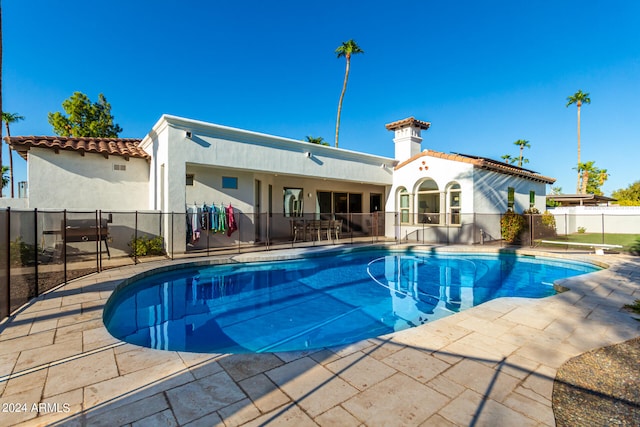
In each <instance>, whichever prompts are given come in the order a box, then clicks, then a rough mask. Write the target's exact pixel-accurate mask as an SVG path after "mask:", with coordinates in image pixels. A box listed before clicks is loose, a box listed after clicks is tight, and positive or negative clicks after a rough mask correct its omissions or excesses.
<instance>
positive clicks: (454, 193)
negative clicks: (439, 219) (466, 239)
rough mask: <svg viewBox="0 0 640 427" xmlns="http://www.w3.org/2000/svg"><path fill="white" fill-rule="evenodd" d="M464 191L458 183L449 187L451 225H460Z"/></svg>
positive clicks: (448, 198)
mask: <svg viewBox="0 0 640 427" xmlns="http://www.w3.org/2000/svg"><path fill="white" fill-rule="evenodd" d="M461 193H462V190H461V188H460V184H458V183H457V182H455V183H453V184H451V185H449V186H448V189H447V200H448V203H449V224H458V225H459V224H460V216H461V215H460V209H461V208H462V199H461V197H460V196H461Z"/></svg>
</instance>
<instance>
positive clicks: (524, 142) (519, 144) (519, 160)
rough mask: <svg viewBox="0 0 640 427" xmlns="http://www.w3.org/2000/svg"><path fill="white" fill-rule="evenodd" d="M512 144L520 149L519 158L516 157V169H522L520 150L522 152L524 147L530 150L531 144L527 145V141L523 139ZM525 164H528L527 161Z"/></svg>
mask: <svg viewBox="0 0 640 427" xmlns="http://www.w3.org/2000/svg"><path fill="white" fill-rule="evenodd" d="M514 144H515V145H517V146H519V147H520V157H518V167H519V168H521V167H522V150H524V148H525V147H527V148H531V144H529V141H527V140H525V139H519V140H517V141H516V142H514ZM525 160H527V159H525ZM526 163H528V161H527V162H526Z"/></svg>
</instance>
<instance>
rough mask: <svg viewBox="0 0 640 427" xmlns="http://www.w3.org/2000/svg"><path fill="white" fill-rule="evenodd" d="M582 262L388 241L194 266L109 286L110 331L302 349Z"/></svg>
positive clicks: (525, 286)
mask: <svg viewBox="0 0 640 427" xmlns="http://www.w3.org/2000/svg"><path fill="white" fill-rule="evenodd" d="M597 269H598V268H597V267H594V266H592V265H589V264H584V263H577V262H566V261H562V262H559V261H556V260H553V259H549V258H540V257H523V256H515V255H511V254H506V255H505V254H494V255H487V254H427V253H421V252H390V251H386V250H367V251H354V252H348V253H345V254H342V255H333V256H326V257H313V258H306V259H302V260H294V261H280V262H270V263H253V264H240V265H238V264H235V265H225V266H207V267H198V268H195V267H191V268H184V269H179V270H173V271H170V272H164V273H159V274H155V275H151V276H148V277H145V278H142V279H140V280H137V281H135V282H133V283H130V284H129V285H127V286H126V287H124V288H122V289H121V290H118V291H116V292H114V294H113V295H112V296H111V298H110V299H109V302H108V303H107V306H106V307H105V314H104V321H105V325H106V327H107V329H108V330H109V332H110V333H111V334H112V335H113V336H115V337H116V338H119V339H121V340H123V341H126V342H129V343H132V344H137V345H141V346H145V347H151V348H157V349H165V350H178V351H192V352H208V353H247V352H275V351H292V350H308V349H315V348H322V347H331V346H337V345H345V344H348V343H352V342H355V341H359V340H362V339H366V338H371V337H375V336H380V335H383V334H387V333H390V332H393V331H398V330H402V329H406V328H409V327H414V326H418V325H420V324H423V323H425V322H428V321H431V320H435V319H439V318H442V317H444V316H448V315H450V314H452V313H456V312H459V311H461V310H464V309H466V308H469V307H473V306H476V305H478V304H482V303H483V302H486V301H489V300H491V299H495V298H500V297H509V296H515V297H526V298H541V297H545V296H549V295H552V294H554V293H555V291H554V289H553V285H552V284H553V282H554V281H555V280H557V279H561V278H564V277H569V276H574V275H578V274H583V273H588V272H592V271H596V270H597Z"/></svg>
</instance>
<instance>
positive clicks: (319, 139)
mask: <svg viewBox="0 0 640 427" xmlns="http://www.w3.org/2000/svg"><path fill="white" fill-rule="evenodd" d="M307 142H310V143H312V144H318V145H329V143H328V142H327V141H325V140H324V138H323V137H321V136H318V137H315V136H311V135H307Z"/></svg>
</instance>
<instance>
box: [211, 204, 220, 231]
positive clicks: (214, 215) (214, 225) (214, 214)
mask: <svg viewBox="0 0 640 427" xmlns="http://www.w3.org/2000/svg"><path fill="white" fill-rule="evenodd" d="M219 226H220V211H218V208H217V207H216V205H215V203H211V231H213V232H214V233H216V232H217V231H218V227H219Z"/></svg>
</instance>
